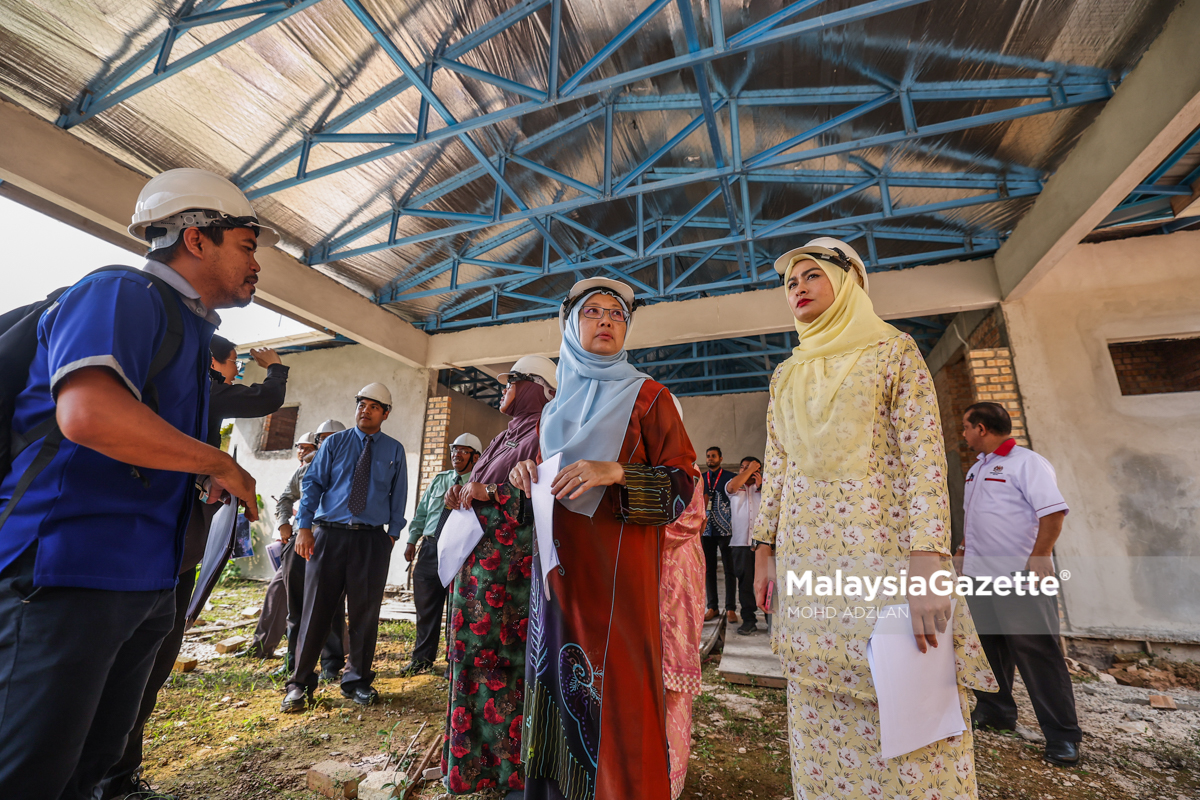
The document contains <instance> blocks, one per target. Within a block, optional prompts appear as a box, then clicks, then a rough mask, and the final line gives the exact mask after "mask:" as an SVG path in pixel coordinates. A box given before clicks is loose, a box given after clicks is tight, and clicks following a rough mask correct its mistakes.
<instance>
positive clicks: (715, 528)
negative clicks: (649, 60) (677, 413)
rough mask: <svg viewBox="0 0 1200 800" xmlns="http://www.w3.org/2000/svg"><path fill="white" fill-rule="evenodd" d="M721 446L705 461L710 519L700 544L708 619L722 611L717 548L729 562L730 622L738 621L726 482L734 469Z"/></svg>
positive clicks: (711, 450) (727, 609)
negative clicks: (727, 463)
mask: <svg viewBox="0 0 1200 800" xmlns="http://www.w3.org/2000/svg"><path fill="white" fill-rule="evenodd" d="M721 458H722V454H721V448H719V447H710V448H708V452H706V453H705V454H704V463H705V465H706V466H707V467H708V472H705V473H704V495H705V503H704V504H705V507H706V510H707V511H708V520H707V522H705V525H704V533H703V535H702V536H701V537H700V545H701V546H702V547H703V548H704V589H705V594H706V595H707V596H708V610H707V611H705V612H704V619H705V621H707V620H710V619H716V618H717V615H718V614H720V613H721V609H720V608H718V607H717V606H718V604H719V603H720V600H719V598H718V597H717V551H718V550H720V552H721V562H722V563H723V564H724V565H725V615H726V617H727V619H728V620H729V622H737V621H738V616H737V611H735V610H734V609H735V608H737V594H736V593H737V571H736V570H735V569H734V565H733V554H732V552H731V551H730V549H729V542H730V539H731V538H732V536H733V521H732V519H731V518H730V511H729V496H728V495H726V494H725V484H727V483H729V479H730V478H732V477H733V473H732V472H730V471H729V470H727V469H722V468H721Z"/></svg>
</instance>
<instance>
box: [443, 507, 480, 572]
mask: <svg viewBox="0 0 1200 800" xmlns="http://www.w3.org/2000/svg"><path fill="white" fill-rule="evenodd" d="M482 538H483V526H482V525H480V524H479V517H477V516H475V512H474V511H466V510H464V509H461V508H456V509H454V510H453V511H451V512H450V516H448V517H446V524H445V525H443V526H442V532H441V533H440V534H439V535H438V578H440V579H441V581H442V586H449V585H450V581H452V580H454V576H455V575H457V574H458V571H459V570H460V569H462V565H463V564H464V563H465V562H466V560H467V558H468V557H469V556H470V555H471V553H472V551H474V550H475V545H477V544H479V540H480V539H482Z"/></svg>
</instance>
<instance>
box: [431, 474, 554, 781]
mask: <svg viewBox="0 0 1200 800" xmlns="http://www.w3.org/2000/svg"><path fill="white" fill-rule="evenodd" d="M510 492H511V494H510ZM520 505H521V503H520V495H519V494H518V493H516V492H515V491H513V490H512V487H510V486H507V485H505V486H502V487H501V491H500V492H499V493H498V496H497V501H496V502H495V503H481V502H477V503H475V513H476V514H477V515H478V516H479V522H480V524H481V525H482V526H483V531H484V535H483V538H482V539H481V540H480V542H479V544H478V545H476V547H475V551H474V552H473V553H472V554H471V556H470V557H468V558H467V561H466V563H464V564H463V567H462V569H461V570H460V571H459V573H458V575H457V576H456V577H455V579H454V583H452V584H451V587H450V635H449V637H448V638H449V641H448V642H447V649H448V651H449V652H448V654H447V659H448V660H449V662H450V703H449V708H448V710H447V717H446V742H445V745H444V746H443V750H442V773H443V774H444V775H445V776H446V778H445V782H446V788H447V789H449V790H450V792H451V793H452V794H471V793H473V792H478V791H482V790H484V789H488V788H493V787H496V788H502V789H524V788H525V777H524V768H523V767H522V764H521V727H522V711H523V708H524V702H525V639H526V629H527V627H528V624H529V587H530V574H531V572H530V570H531V568H532V566H531V562H532V552H533V523H532V519H531V520H530V521H529V522H527V523H525V524H522V523H521V522H520V521H519V517H520ZM530 517H531V518H532V515H530Z"/></svg>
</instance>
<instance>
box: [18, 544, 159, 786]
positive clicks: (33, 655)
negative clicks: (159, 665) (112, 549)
mask: <svg viewBox="0 0 1200 800" xmlns="http://www.w3.org/2000/svg"><path fill="white" fill-rule="evenodd" d="M33 565H34V548H30V549H29V550H28V551H26V552H25V553H24V554H23V555H22V556H21V557H20V558H18V559H17V560H16V561H15V562H13V563H12V564H10V565H9V566H8V568H7V569H5V570H4V571H3V572H2V573H0V797H4V798H10V797H11V798H31V799H32V798H38V800H68V799H69V800H75V799H76V798H78V799H79V800H83V798H88V799H89V800H90V798H92V797H93V795H94V793H95V790H96V787H97V785H98V784H99V783H100V780H101V779H102V778H103V777H104V775H105V773H106V772H108V770H109V768H110V767H111V766H112V765H113V764H115V763H116V762H117V759H119V758H120V757H121V753H122V751H123V750H124V748H125V738H126V737H127V736H128V735H129V732H130V730H131V729H132V728H133V725H134V722H135V720H136V718H137V714H138V707H139V703H140V702H141V699H142V692H143V690H144V689H145V687H146V680H147V678H148V676H149V675H150V668H151V666H152V664H153V663H154V655H155V653H156V652H157V651H158V646H159V643H160V642H162V640H163V638H164V637H165V636H166V635H167V634H168V633H169V632H170V630H171V625H172V623H173V622H174V619H175V594H174V592H173V591H172V590H170V589H162V590H159V591H149V592H110V591H103V590H99V589H74V588H66V587H44V588H38V589H35V588H33Z"/></svg>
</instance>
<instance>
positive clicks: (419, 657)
mask: <svg viewBox="0 0 1200 800" xmlns="http://www.w3.org/2000/svg"><path fill="white" fill-rule="evenodd" d="M482 450H483V443H482V442H480V441H479V437H477V436H475V435H473V434H470V433H464V434H463V435H462V436H459V437H458V438H457V439H455V440H454V443H453V444H451V445H450V460H451V464H452V465H453V466H452V468H451V469H448V470H446V471H445V472H439V473H438V474H437V475H435V476H433V480H432V481H430V482H429V488H428V489H426V490H425V495H424V496H423V497H422V498H421V502H419V503H417V510H416V513H414V514H413V520H412V524H411V525H409V526H408V530H409V534H408V547H406V548H404V558H405V560H406V561H408V562H410V563H411V562H412V560H413V557H414V556H416V559H417V562H416V564H415V565H414V566H413V603H414V604H415V605H416V606H417V643H416V645H415V646H414V647H413V657H412V663H410V664H409V665H408V666H407V667H405V668H404V672H403V674H405V675H416V674H418V673H421V672H428V671H429V668H430V667H431V666H433V660H434V659H435V658H437V649H438V643H439V641H440V638H441V632H442V611H443V608H444V607H445V605H446V591H447V590H446V587H445V586H442V579H441V578H439V577H438V553H437V537H438V531H440V530H441V520H442V511H443V510H445V508H446V502H445V498H446V492H447V491H449V489H450V487H452V486H461V485H463V484H464V483H466V482H467V481H468V479H469V478H470V477H471V470H472V469H473V468H474V467H475V462H476V461H478V460H479V454H480V452H482ZM418 550H419V552H418Z"/></svg>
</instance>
